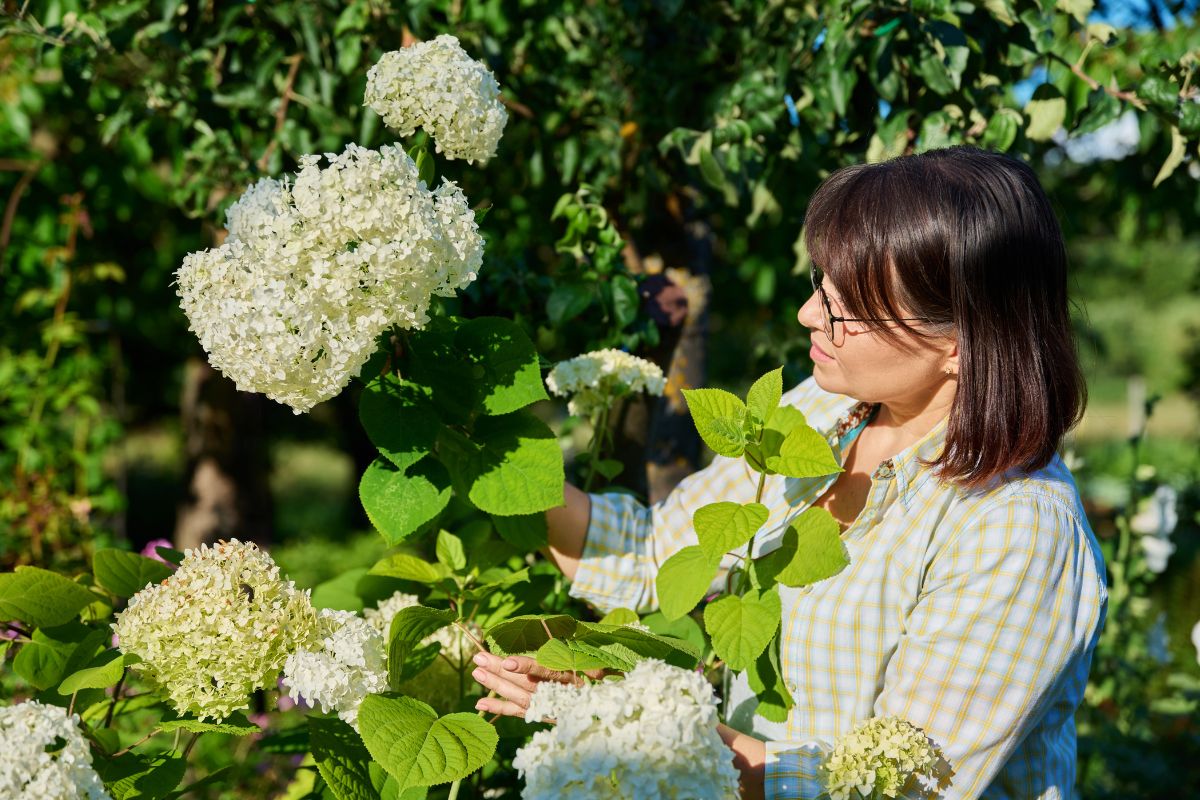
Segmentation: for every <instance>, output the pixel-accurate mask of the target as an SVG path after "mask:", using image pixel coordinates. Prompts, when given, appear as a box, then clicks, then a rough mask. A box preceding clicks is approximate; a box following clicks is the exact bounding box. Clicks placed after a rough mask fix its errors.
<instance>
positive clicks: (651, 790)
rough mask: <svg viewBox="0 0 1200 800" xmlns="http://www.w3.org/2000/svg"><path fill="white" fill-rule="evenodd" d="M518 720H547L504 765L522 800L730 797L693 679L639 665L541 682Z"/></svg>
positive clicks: (704, 689)
mask: <svg viewBox="0 0 1200 800" xmlns="http://www.w3.org/2000/svg"><path fill="white" fill-rule="evenodd" d="M525 718H526V719H527V720H540V719H553V720H555V721H556V723H557V724H556V725H555V726H554V727H553V728H551V729H549V730H544V731H538V732H536V733H534V734H533V737H532V738H531V739H530V741H529V744H527V745H525V746H524V747H522V748H521V749H520V750H518V751H517V753H516V756H515V758H514V759H513V766H515V767H516V768H517V769H518V770H519V771H520V773H521V775H522V776H523V777H524V778H525V788H524V791H522V793H521V796H522V797H523V798H525V800H542V799H543V798H545V799H546V800H549V799H550V798H559V797H564V796H569V797H572V798H580V799H581V800H610V799H611V800H616V798H625V797H661V798H691V799H692V800H708V799H709V798H713V799H715V798H736V797H737V796H738V773H737V770H736V769H734V766H733V752H732V751H731V750H730V749H729V748H728V747H726V746H725V744H724V743H723V742H722V741H721V737H720V736H719V735H718V733H717V706H716V700H715V698H714V696H713V690H712V686H710V685H709V683H708V682H707V681H706V680H705V679H704V677H703V676H702V675H700V674H699V673H696V672H693V671H690V670H685V669H680V668H678V667H673V666H670V665H668V664H665V663H663V662H662V661H658V660H655V659H648V660H645V661H640V662H638V664H637V665H636V666H634V668H633V669H632V670H630V671H629V672H628V673H627V674H626V675H625V677H624V678H623V679H621V680H611V681H603V682H600V683H594V684H585V685H582V686H571V685H569V684H562V683H556V682H553V681H545V682H543V683H541V684H539V685H538V689H537V691H535V692H534V693H533V698H532V699H531V700H530V703H529V709H528V711H526V713H525Z"/></svg>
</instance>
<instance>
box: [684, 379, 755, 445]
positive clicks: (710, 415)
mask: <svg viewBox="0 0 1200 800" xmlns="http://www.w3.org/2000/svg"><path fill="white" fill-rule="evenodd" d="M683 396H684V399H685V400H687V406H688V411H689V412H690V413H691V415H692V422H693V423H695V425H696V431H697V432H698V433H699V434H700V438H701V439H703V440H704V443H705V444H706V445H708V446H709V448H711V449H712V451H713V452H714V453H717V454H719V455H723V456H729V457H730V458H737V457H738V456H740V455H741V454H742V452H743V451H744V450H745V447H746V444H745V433H744V430H745V424H746V414H747V411H746V404H745V403H743V402H742V401H741V400H740V399H738V398H737V396H735V395H733V394H730V393H729V392H726V391H724V390H723V389H684V390H683Z"/></svg>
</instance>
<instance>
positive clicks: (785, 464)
mask: <svg viewBox="0 0 1200 800" xmlns="http://www.w3.org/2000/svg"><path fill="white" fill-rule="evenodd" d="M762 453H763V456H764V461H766V465H767V471H768V474H773V473H778V474H779V475H786V476H787V477H818V476H822V475H833V474H834V473H840V471H841V467H840V465H839V464H838V459H836V458H835V457H834V455H833V449H832V447H830V446H829V443H828V441H826V439H824V437H822V435H821V434H820V433H817V432H816V431H814V429H812V428H810V427H809V425H808V422H806V421H805V420H804V415H803V414H802V413H800V411H798V410H797V409H794V408H791V407H788V405H784V407H780V408H779V409H776V410H775V413H774V414H773V415H772V417H770V421H769V422H768V423H767V428H766V431H764V432H763V441H762ZM751 467H755V464H754V462H751Z"/></svg>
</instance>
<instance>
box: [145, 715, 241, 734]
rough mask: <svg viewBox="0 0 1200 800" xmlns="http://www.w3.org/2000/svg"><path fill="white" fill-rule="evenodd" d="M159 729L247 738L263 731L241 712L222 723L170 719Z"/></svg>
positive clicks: (162, 722)
mask: <svg viewBox="0 0 1200 800" xmlns="http://www.w3.org/2000/svg"><path fill="white" fill-rule="evenodd" d="M158 727H159V728H161V729H162V730H164V731H173V730H185V731H188V732H189V733H225V734H229V735H232V736H247V735H249V734H251V733H260V732H261V731H262V728H260V727H258V726H257V725H255V724H254V723H253V722H251V721H250V720H248V719H246V715H245V714H243V713H242V712H240V711H235V712H233V713H232V714H230V715H229V716H228V717H226V718H225V719H224V720H222V721H221V722H203V721H201V720H198V719H196V718H195V717H190V716H189V717H169V718H166V719H163V720H160V721H159V723H158Z"/></svg>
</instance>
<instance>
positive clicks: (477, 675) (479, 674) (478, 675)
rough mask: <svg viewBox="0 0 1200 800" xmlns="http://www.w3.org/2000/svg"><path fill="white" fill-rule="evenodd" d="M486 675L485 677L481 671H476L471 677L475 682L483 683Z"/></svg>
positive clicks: (484, 673)
mask: <svg viewBox="0 0 1200 800" xmlns="http://www.w3.org/2000/svg"><path fill="white" fill-rule="evenodd" d="M486 675H487V673H486V672H484V671H483V670H481V669H477V670H475V671H474V672H472V673H471V677H472V678H474V679H475V680H477V681H479V682H480V683H483V679H484V677H485V676H486Z"/></svg>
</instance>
